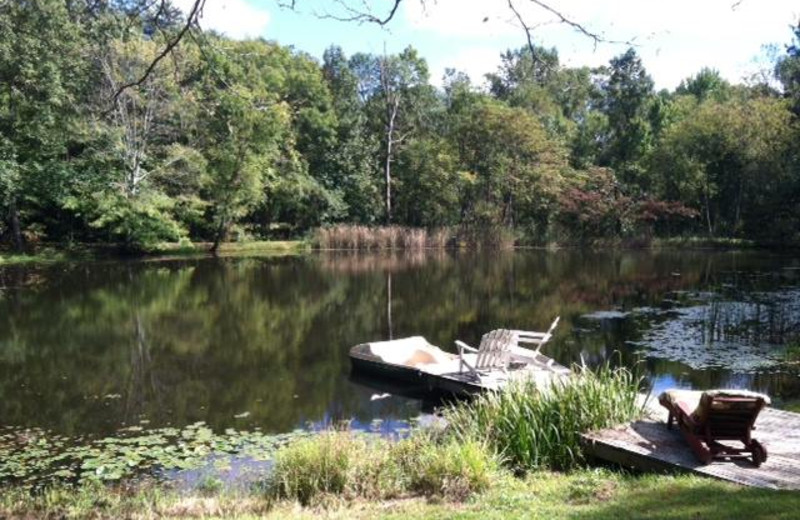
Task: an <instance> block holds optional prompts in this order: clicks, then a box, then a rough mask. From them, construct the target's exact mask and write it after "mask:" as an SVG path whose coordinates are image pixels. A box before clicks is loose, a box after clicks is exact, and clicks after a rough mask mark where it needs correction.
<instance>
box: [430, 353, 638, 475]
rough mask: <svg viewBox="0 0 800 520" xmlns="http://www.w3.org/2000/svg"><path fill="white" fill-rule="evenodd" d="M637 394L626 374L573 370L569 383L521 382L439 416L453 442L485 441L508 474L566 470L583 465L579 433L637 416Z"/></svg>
mask: <svg viewBox="0 0 800 520" xmlns="http://www.w3.org/2000/svg"><path fill="white" fill-rule="evenodd" d="M638 390H639V380H637V378H636V377H635V376H634V375H633V374H632V373H631V372H629V371H628V370H627V369H624V368H618V369H612V368H610V367H609V366H605V367H603V368H601V369H599V370H598V371H597V372H593V371H591V370H589V369H586V368H576V373H575V374H574V375H573V376H571V377H570V380H569V382H564V383H554V384H553V385H552V386H548V387H544V388H540V387H537V385H536V384H535V383H534V382H533V381H531V380H525V381H522V382H519V383H516V384H514V385H512V386H510V387H508V388H507V389H505V390H504V391H502V392H495V393H490V394H486V395H483V396H480V397H478V398H477V399H475V401H473V402H471V403H467V404H464V405H458V406H454V407H452V408H450V409H448V410H446V411H445V414H444V415H445V419H446V420H447V423H448V425H449V427H450V428H451V429H452V434H453V435H454V436H455V437H456V438H457V439H459V440H462V441H464V442H466V441H474V442H486V443H487V444H488V445H489V447H491V448H492V449H493V450H495V451H496V453H498V454H499V455H500V456H501V457H502V458H503V460H504V461H505V463H506V464H507V465H508V466H509V467H510V468H511V469H513V470H514V471H518V472H524V471H529V470H534V469H541V468H552V469H567V468H572V467H575V466H577V465H579V464H581V463H582V462H583V460H584V459H583V453H582V448H581V434H583V433H586V432H588V431H592V430H598V429H602V428H607V427H610V426H615V425H618V424H621V423H625V422H628V421H630V420H631V419H633V418H635V417H636V416H637V414H638V413H639V411H640V410H639V405H638V404H637V395H638Z"/></svg>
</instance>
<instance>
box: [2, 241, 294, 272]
mask: <svg viewBox="0 0 800 520" xmlns="http://www.w3.org/2000/svg"><path fill="white" fill-rule="evenodd" d="M210 249H211V244H210V243H207V242H195V243H192V242H177V243H162V244H158V245H156V246H154V247H153V248H152V249H150V250H148V251H146V252H141V253H139V255H140V256H142V257H163V256H166V257H176V256H179V257H184V256H186V257H191V256H205V255H208V254H209V250H210ZM309 249H310V246H309V244H308V243H307V242H305V241H302V240H260V241H252V242H226V243H223V244H222V245H221V246H220V248H219V251H218V253H219V254H221V255H237V254H249V255H258V254H265V255H291V254H299V253H302V252H305V251H308V250H309ZM118 254H119V252H118V251H117V250H116V249H115V248H114V245H113V244H106V245H95V246H92V245H79V246H70V247H64V248H60V247H59V246H47V247H39V248H37V249H36V250H35V251H34V252H31V253H23V254H17V253H11V252H3V251H0V266H6V265H25V264H30V265H33V264H48V263H54V262H68V261H84V260H92V259H96V258H108V257H113V256H114V255H118Z"/></svg>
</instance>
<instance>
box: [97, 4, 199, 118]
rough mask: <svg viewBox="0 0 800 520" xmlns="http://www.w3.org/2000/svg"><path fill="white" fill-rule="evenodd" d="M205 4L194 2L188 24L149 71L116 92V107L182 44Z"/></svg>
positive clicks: (149, 66) (151, 63)
mask: <svg viewBox="0 0 800 520" xmlns="http://www.w3.org/2000/svg"><path fill="white" fill-rule="evenodd" d="M205 3H206V0H194V4H193V5H192V9H191V10H190V11H189V14H188V15H187V16H186V23H185V24H184V25H183V27H182V28H181V30H180V31H178V33H177V34H176V35H175V36H174V37H173V38H172V39H171V40H169V41H168V42H167V44H166V46H165V47H164V48H163V49H162V50H161V52H159V53H158V55H156V57H155V58H154V59H153V61H151V62H150V65H148V67H147V69H146V70H145V71H144V74H142V75H141V76H139V79H137V80H134V81H131V82H129V83H125V84H124V85H121V86H120V87H119V88H118V89H117V90H116V92H114V96H113V98H112V101H113V104H114V105H115V106H116V104H117V103H118V102H119V97H120V95H122V93H123V92H124V91H125V90H127V89H129V88H131V87H138V86H140V85H142V84H143V83H144V82H145V81H147V78H149V77H150V74H152V73H153V71H154V70H155V68H156V66H158V64H159V63H160V62H161V60H163V59H164V58H165V57H166V56H167V55H168V54H169V53H170V52H171V51H172V49H174V48H175V47H176V46H177V45H178V44H179V43H180V42H181V40H182V39H183V37H184V36H185V35H186V33H187V32H188V31H189V29H190V28H191V27H192V25H195V24H196V23H197V20H198V18H199V17H200V16H201V15H202V12H203V7H205ZM162 6H163V3H162ZM159 11H160V8H159Z"/></svg>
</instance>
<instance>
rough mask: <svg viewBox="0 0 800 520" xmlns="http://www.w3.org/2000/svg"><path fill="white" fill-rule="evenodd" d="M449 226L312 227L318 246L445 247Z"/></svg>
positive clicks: (451, 236) (450, 236) (449, 238)
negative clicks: (429, 227)
mask: <svg viewBox="0 0 800 520" xmlns="http://www.w3.org/2000/svg"><path fill="white" fill-rule="evenodd" d="M454 239H455V233H454V232H453V231H452V230H451V229H449V228H440V229H436V230H432V231H428V230H426V229H423V228H412V227H404V226H381V227H367V226H358V225H349V224H341V225H337V226H330V227H323V228H319V229H317V230H316V232H315V234H314V243H315V244H316V246H317V247H319V248H321V249H351V250H356V249H362V250H372V249H407V250H420V249H427V248H445V247H448V246H450V245H451V244H453V243H454Z"/></svg>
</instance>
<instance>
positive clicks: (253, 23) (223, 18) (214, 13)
mask: <svg viewBox="0 0 800 520" xmlns="http://www.w3.org/2000/svg"><path fill="white" fill-rule="evenodd" d="M174 3H175V5H177V6H178V7H179V8H180V9H182V10H183V11H184V12H188V11H189V10H190V9H191V7H192V5H193V4H194V0H175V1H174ZM269 20H270V15H269V11H267V10H266V9H265V8H264V7H263V6H256V5H255V4H254V3H253V2H249V1H247V0H206V3H205V7H204V8H203V12H202V17H201V18H200V26H201V27H203V28H204V29H213V30H215V31H218V32H221V33H223V34H225V35H227V36H229V37H231V38H235V39H237V40H242V39H245V38H256V37H259V36H263V35H264V33H265V31H266V29H267V25H268V24H269Z"/></svg>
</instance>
